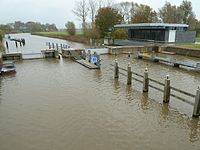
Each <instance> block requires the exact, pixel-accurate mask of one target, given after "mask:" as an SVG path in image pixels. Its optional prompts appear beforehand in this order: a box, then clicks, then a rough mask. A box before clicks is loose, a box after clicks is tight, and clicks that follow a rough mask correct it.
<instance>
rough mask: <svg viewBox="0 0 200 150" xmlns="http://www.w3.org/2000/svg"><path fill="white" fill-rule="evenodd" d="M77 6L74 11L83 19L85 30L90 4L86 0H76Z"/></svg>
mask: <svg viewBox="0 0 200 150" xmlns="http://www.w3.org/2000/svg"><path fill="white" fill-rule="evenodd" d="M75 6H76V7H75V8H74V9H73V10H72V12H73V13H74V14H75V15H76V16H77V17H78V18H79V19H80V20H81V21H82V28H83V31H84V30H85V24H86V18H87V16H88V11H89V9H88V6H87V3H86V0H80V1H76V4H75Z"/></svg>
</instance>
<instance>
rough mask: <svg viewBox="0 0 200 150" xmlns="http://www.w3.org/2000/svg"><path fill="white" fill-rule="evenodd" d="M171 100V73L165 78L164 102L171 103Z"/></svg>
mask: <svg viewBox="0 0 200 150" xmlns="http://www.w3.org/2000/svg"><path fill="white" fill-rule="evenodd" d="M169 100H170V79H169V75H167V76H166V79H165V86H164V95H163V103H169Z"/></svg>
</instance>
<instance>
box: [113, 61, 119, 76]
mask: <svg viewBox="0 0 200 150" xmlns="http://www.w3.org/2000/svg"><path fill="white" fill-rule="evenodd" d="M114 78H115V79H118V78H119V66H118V61H117V59H115V74H114Z"/></svg>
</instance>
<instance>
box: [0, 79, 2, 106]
mask: <svg viewBox="0 0 200 150" xmlns="http://www.w3.org/2000/svg"><path fill="white" fill-rule="evenodd" d="M1 82H2V77H1V76H0V104H1V86H2V85H1V84H2V83H1Z"/></svg>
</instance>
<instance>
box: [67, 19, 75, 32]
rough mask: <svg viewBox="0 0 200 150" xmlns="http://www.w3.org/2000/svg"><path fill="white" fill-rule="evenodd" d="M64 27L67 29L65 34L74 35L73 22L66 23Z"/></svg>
mask: <svg viewBox="0 0 200 150" xmlns="http://www.w3.org/2000/svg"><path fill="white" fill-rule="evenodd" d="M65 26H66V28H67V32H68V33H69V35H75V33H76V28H75V24H74V23H73V22H70V21H68V22H67V23H66V25H65Z"/></svg>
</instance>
